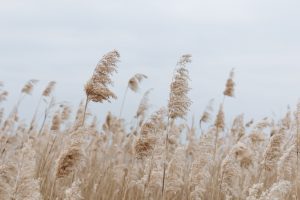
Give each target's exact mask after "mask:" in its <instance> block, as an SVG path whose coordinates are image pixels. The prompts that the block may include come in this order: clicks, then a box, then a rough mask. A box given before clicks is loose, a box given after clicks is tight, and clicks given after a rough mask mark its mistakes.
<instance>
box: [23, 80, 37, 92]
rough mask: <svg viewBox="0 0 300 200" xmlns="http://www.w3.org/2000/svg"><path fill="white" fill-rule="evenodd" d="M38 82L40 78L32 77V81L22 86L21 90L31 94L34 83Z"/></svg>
mask: <svg viewBox="0 0 300 200" xmlns="http://www.w3.org/2000/svg"><path fill="white" fill-rule="evenodd" d="M37 82H38V80H36V79H31V80H30V81H28V82H27V83H26V84H25V85H24V87H23V88H22V90H21V92H22V93H24V94H28V95H30V94H31V93H32V90H33V87H34V85H35V84H36V83H37Z"/></svg>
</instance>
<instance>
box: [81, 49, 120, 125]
mask: <svg viewBox="0 0 300 200" xmlns="http://www.w3.org/2000/svg"><path fill="white" fill-rule="evenodd" d="M119 58H120V54H119V52H118V51H116V50H114V51H111V52H109V53H107V54H105V55H104V56H103V57H102V59H101V60H100V61H99V63H98V64H97V66H96V68H95V70H94V73H93V75H92V77H91V79H90V80H89V81H88V82H87V83H86V84H85V87H84V89H85V93H86V97H87V99H86V105H85V111H84V115H83V121H82V125H83V124H84V120H85V113H86V108H87V105H88V102H89V101H93V102H100V103H102V102H104V101H108V102H110V100H111V99H116V98H117V96H116V95H115V94H114V93H113V92H112V91H111V90H110V89H109V88H108V86H109V85H112V84H113V81H112V80H111V78H110V76H111V75H112V73H113V72H117V63H118V61H119Z"/></svg>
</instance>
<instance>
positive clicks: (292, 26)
mask: <svg viewBox="0 0 300 200" xmlns="http://www.w3.org/2000/svg"><path fill="white" fill-rule="evenodd" d="M299 7H300V1H299V0H285V1H282V0H281V1H279V0H251V1H242V0H226V1H224V0H205V1H204V0H185V1H183V0H182V1H179V0H169V1H168V0H151V1H141V0H136V1H133V0H122V1H121V0H120V1H113V0H109V1H104V0H95V1H88V0H82V1H79V0H69V1H67V0H51V1H50V0H49V1H46V0H44V1H40V0H36V1H33V0H18V1H17V0H7V1H6V0H0V75H1V76H0V80H2V81H4V83H5V87H6V89H7V90H9V92H10V96H9V99H8V100H9V101H8V102H7V103H6V104H7V106H8V107H9V106H12V105H13V104H14V103H15V102H16V100H17V97H18V95H19V91H20V89H21V88H22V86H23V85H24V83H25V82H26V81H27V80H29V79H32V78H35V79H39V80H40V83H39V84H38V87H37V88H36V90H35V91H34V94H33V95H32V97H28V98H26V99H25V101H24V103H23V104H22V105H23V106H22V108H21V112H22V113H23V115H24V116H27V115H28V114H30V113H31V112H32V111H33V110H34V108H35V106H36V104H37V101H38V98H39V96H40V94H41V92H42V90H43V89H44V87H45V86H46V85H47V82H48V81H51V80H55V81H57V82H58V84H57V87H56V92H55V96H56V99H57V100H58V101H68V102H70V103H71V104H72V105H73V107H76V106H77V105H78V104H79V102H80V100H81V99H82V98H84V92H83V85H84V83H85V82H86V81H87V80H88V79H89V78H90V76H91V74H92V72H93V70H94V67H95V65H96V64H97V62H98V61H99V59H100V58H101V57H102V56H103V54H105V53H106V52H108V51H111V50H113V49H117V50H119V52H120V54H121V62H120V63H119V71H118V74H116V75H114V76H113V80H114V81H115V86H114V88H112V90H113V91H115V93H117V94H118V96H119V99H118V100H117V101H114V102H113V103H111V104H104V105H100V104H91V106H90V109H91V110H92V111H93V112H94V113H96V114H97V116H99V117H100V118H101V116H103V115H104V114H105V113H106V112H107V110H112V111H113V112H114V113H116V114H117V113H118V112H119V110H120V105H121V99H122V96H123V93H124V90H125V88H126V84H127V81H128V79H129V78H130V77H131V76H132V75H134V74H135V73H144V74H146V75H148V76H149V78H148V80H146V81H145V82H143V83H142V88H141V90H140V92H139V93H137V94H134V93H132V92H130V93H129V94H128V97H127V101H126V103H125V109H124V116H127V118H131V116H133V115H134V113H135V110H136V108H137V106H138V103H139V101H140V99H141V97H142V94H143V92H145V91H146V90H147V89H149V88H154V90H153V92H152V93H151V95H150V100H151V103H152V108H153V110H154V109H157V108H159V107H160V106H164V105H167V100H168V93H169V85H170V81H171V78H172V72H173V69H174V67H175V65H176V62H177V60H178V59H179V57H180V56H181V55H182V54H186V53H190V54H192V56H193V58H192V60H193V62H192V63H191V64H190V65H189V67H188V68H189V71H190V75H191V88H192V91H191V92H190V97H191V99H192V101H193V106H192V107H191V112H190V116H192V115H195V117H196V119H197V120H198V118H199V115H200V114H201V112H202V111H203V109H204V108H205V106H206V104H207V102H208V101H209V100H210V99H211V98H215V107H216V108H217V107H218V104H219V102H220V101H221V99H222V92H223V90H224V84H225V81H226V79H227V77H228V73H229V71H230V69H231V68H235V71H236V83H237V86H236V98H233V99H228V100H226V105H225V110H226V117H228V118H232V117H233V116H234V115H237V114H240V113H245V114H246V117H247V119H251V118H252V117H254V118H255V119H259V118H263V117H265V116H272V115H275V116H276V117H280V116H282V115H283V114H284V113H285V111H286V107H287V105H288V104H290V105H291V106H294V105H295V104H296V103H297V100H298V98H299V97H300V90H299V85H300V78H299V77H300V66H299V63H300V56H299V53H300V40H299V36H300V26H299V24H300V12H299Z"/></svg>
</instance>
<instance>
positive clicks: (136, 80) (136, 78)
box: [128, 74, 148, 92]
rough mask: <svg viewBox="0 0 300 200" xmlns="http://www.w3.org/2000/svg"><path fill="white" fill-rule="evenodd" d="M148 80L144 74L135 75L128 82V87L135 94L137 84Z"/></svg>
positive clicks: (137, 87)
mask: <svg viewBox="0 0 300 200" xmlns="http://www.w3.org/2000/svg"><path fill="white" fill-rule="evenodd" d="M146 78H148V77H147V76H146V75H145V74H135V75H134V76H133V77H132V78H130V79H129V81H128V87H129V88H130V89H131V90H132V91H133V92H137V91H138V90H139V84H140V83H141V82H142V81H143V80H144V79H146Z"/></svg>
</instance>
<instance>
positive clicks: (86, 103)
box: [81, 95, 89, 126]
mask: <svg viewBox="0 0 300 200" xmlns="http://www.w3.org/2000/svg"><path fill="white" fill-rule="evenodd" d="M88 103H89V97H88V95H86V101H85V106H84V112H83V119H82V124H81V126H84V122H85V115H86V109H87V106H88Z"/></svg>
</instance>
